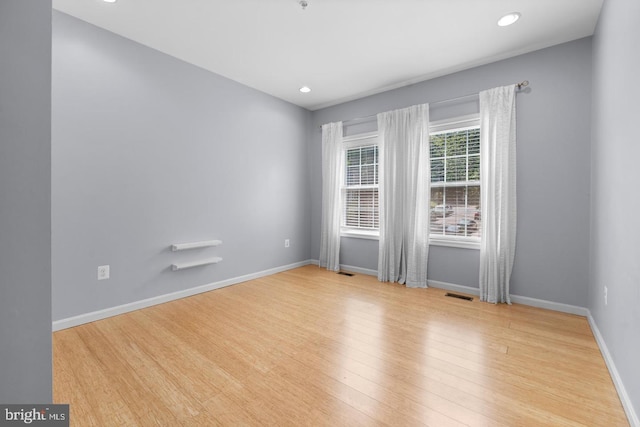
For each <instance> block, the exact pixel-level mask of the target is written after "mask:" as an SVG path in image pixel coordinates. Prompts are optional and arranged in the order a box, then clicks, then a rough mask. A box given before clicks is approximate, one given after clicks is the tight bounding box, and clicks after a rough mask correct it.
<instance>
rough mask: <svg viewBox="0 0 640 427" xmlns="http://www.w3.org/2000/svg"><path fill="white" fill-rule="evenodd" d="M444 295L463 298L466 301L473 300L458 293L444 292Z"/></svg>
mask: <svg viewBox="0 0 640 427" xmlns="http://www.w3.org/2000/svg"><path fill="white" fill-rule="evenodd" d="M444 296H445V297H451V298H458V299H463V300H466V301H473V298H471V297H468V296H465V295H459V294H452V293H451V292H447V293H446V294H444Z"/></svg>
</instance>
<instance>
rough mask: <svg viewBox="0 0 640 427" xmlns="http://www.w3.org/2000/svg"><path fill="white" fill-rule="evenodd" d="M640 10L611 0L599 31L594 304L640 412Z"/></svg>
mask: <svg viewBox="0 0 640 427" xmlns="http://www.w3.org/2000/svg"><path fill="white" fill-rule="evenodd" d="M638 17H640V3H638V1H637V0H616V1H611V0H607V1H605V3H604V7H603V11H602V14H601V16H600V20H599V23H598V26H597V29H596V33H595V36H594V38H593V44H594V55H593V101H594V102H593V122H592V124H593V132H592V176H591V178H592V203H591V218H592V221H591V273H590V280H589V308H590V310H591V313H592V315H593V317H594V319H595V321H596V324H597V325H598V329H599V330H600V332H601V333H602V336H603V337H604V340H605V342H606V343H607V347H608V349H609V351H610V353H611V356H612V357H613V360H614V362H615V365H616V367H617V369H618V371H619V373H620V375H621V377H622V379H623V382H624V385H625V388H626V390H627V392H628V394H629V397H630V399H631V402H632V403H633V404H634V406H635V412H636V414H637V415H640V375H638V360H640V308H639V307H640V263H638V259H639V258H640V257H639V254H640V251H639V250H638V242H639V241H640V228H638V227H630V226H629V221H633V220H635V219H636V218H637V216H638V212H640V196H639V194H640V191H639V190H638V183H639V182H640V168H638V159H639V158H640V133H639V132H638V118H639V117H640V107H638V100H639V99H640V86H638V85H637V84H636V81H637V79H638V76H639V75H640V55H639V54H638V40H640V26H639V25H638ZM605 286H607V287H608V304H607V305H605V304H604V287H605Z"/></svg>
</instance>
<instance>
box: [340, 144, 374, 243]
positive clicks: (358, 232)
mask: <svg viewBox="0 0 640 427" xmlns="http://www.w3.org/2000/svg"><path fill="white" fill-rule="evenodd" d="M342 143H343V148H342V149H343V153H344V152H346V151H347V150H349V149H351V148H355V147H360V146H366V145H374V144H375V145H378V132H364V133H359V134H356V135H351V136H346V137H343V138H342ZM371 187H372V186H368V185H367V186H364V187H363V188H371ZM352 188H355V187H352ZM345 189H346V186H345V183H344V173H343V175H342V180H341V183H340V191H341V192H344V191H345ZM341 197H344V194H343V195H342V196H341ZM340 237H353V238H356V239H370V240H378V239H379V238H380V230H379V229H378V230H372V229H364V228H354V227H346V226H344V225H342V226H341V227H340Z"/></svg>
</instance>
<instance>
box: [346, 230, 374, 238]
mask: <svg viewBox="0 0 640 427" xmlns="http://www.w3.org/2000/svg"><path fill="white" fill-rule="evenodd" d="M340 237H353V238H356V239H368V240H379V237H380V232H379V231H378V230H375V231H365V230H342V231H340Z"/></svg>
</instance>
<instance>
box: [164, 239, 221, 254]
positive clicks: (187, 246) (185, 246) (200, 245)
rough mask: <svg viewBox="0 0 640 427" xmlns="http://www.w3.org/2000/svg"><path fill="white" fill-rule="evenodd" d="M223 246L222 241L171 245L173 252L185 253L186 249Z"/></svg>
mask: <svg viewBox="0 0 640 427" xmlns="http://www.w3.org/2000/svg"><path fill="white" fill-rule="evenodd" d="M221 244H222V240H205V241H203V242H192V243H176V244H175V245H171V250H172V251H174V252H175V251H184V250H186V249H196V248H207V247H209V246H218V245H221Z"/></svg>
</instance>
